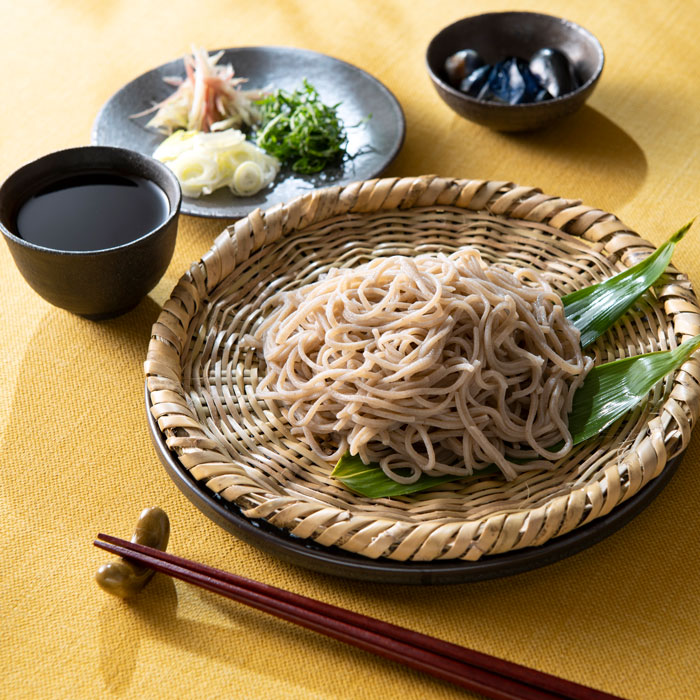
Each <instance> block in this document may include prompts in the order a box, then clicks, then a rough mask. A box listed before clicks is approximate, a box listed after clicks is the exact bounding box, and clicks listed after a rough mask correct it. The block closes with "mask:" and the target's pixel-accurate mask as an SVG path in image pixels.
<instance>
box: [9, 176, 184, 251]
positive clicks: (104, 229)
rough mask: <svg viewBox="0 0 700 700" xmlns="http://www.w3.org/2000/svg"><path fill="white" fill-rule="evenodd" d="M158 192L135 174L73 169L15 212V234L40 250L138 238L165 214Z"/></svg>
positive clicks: (74, 248) (104, 244)
mask: <svg viewBox="0 0 700 700" xmlns="http://www.w3.org/2000/svg"><path fill="white" fill-rule="evenodd" d="M169 211H170V205H169V203H168V198H167V196H166V194H165V192H163V190H162V189H161V188H160V187H158V185H156V184H155V183H153V182H151V181H150V180H147V179H145V178H142V177H139V176H138V175H121V174H115V173H113V172H110V171H106V170H95V171H91V172H88V173H76V174H75V175H70V176H68V177H64V178H62V179H60V180H56V181H55V182H52V183H51V184H49V185H46V186H45V187H43V188H42V189H40V190H39V191H38V192H36V193H35V194H34V195H32V196H31V197H30V198H29V199H28V200H27V201H26V202H25V203H24V204H23V205H22V206H21V208H20V210H19V213H18V214H17V219H16V226H15V230H16V232H17V235H18V236H19V237H20V238H23V239H24V240H25V241H28V242H29V243H34V244H35V245H40V246H43V247H45V248H52V249H54V250H66V251H89V250H103V249H105V248H114V247H115V246H119V245H123V244H125V243H129V242H130V241H134V240H136V239H137V238H141V236H144V235H145V234H147V233H148V232H149V231H152V230H153V229H155V228H158V226H160V225H161V224H162V223H163V222H164V221H165V219H166V218H167V217H168V213H169Z"/></svg>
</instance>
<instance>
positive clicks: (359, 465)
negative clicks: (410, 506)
mask: <svg viewBox="0 0 700 700" xmlns="http://www.w3.org/2000/svg"><path fill="white" fill-rule="evenodd" d="M698 348H700V335H697V336H695V337H694V338H691V339H689V340H686V341H685V342H684V343H681V345H679V346H678V347H677V348H674V349H673V350H664V351H661V352H651V353H647V354H646V355H636V356H635V357H626V358H624V359H622V360H615V361H614V362H608V363H606V364H604V365H599V366H598V367H594V368H593V369H592V370H591V371H590V372H589V373H588V375H587V376H586V379H585V381H584V382H583V384H582V385H581V386H580V387H579V389H578V390H577V391H576V394H575V395H574V400H573V405H572V409H571V412H570V413H569V430H570V431H571V435H572V437H573V440H574V444H575V445H578V444H579V443H581V442H583V441H584V440H587V439H588V438H591V437H593V436H595V435H598V434H599V433H600V432H601V431H602V430H604V429H605V428H607V427H608V426H610V425H612V424H613V423H614V422H615V421H616V420H617V419H618V418H621V417H622V416H623V415H624V414H625V413H627V412H628V411H629V410H631V409H633V408H634V407H635V406H637V405H638V404H640V403H641V402H642V401H643V400H644V399H645V398H646V397H647V396H648V394H649V392H650V391H651V390H652V389H653V388H654V385H655V384H656V383H657V382H658V381H661V380H662V379H663V378H664V377H665V376H666V375H667V374H669V373H670V372H673V371H674V370H676V369H678V367H680V366H681V365H682V364H683V363H684V362H685V361H686V360H687V359H688V357H690V355H691V354H692V353H693V352H695V351H696V350H697V349H698ZM552 449H556V446H555V447H553V448H552ZM495 473H498V468H497V467H496V466H495V465H489V466H488V467H486V468H485V469H481V470H479V472H477V473H476V474H474V476H481V475H486V474H495ZM332 476H333V477H335V478H336V479H338V480H339V481H341V482H342V483H343V484H344V485H345V486H346V487H347V488H349V489H350V490H352V491H355V492H356V493H359V494H360V495H361V496H365V497H367V498H387V497H390V496H403V495H407V494H410V493H417V492H418V491H423V490H425V489H429V488H432V487H433V486H438V485H440V484H444V483H447V482H448V481H457V480H459V479H460V478H463V477H458V476H453V475H446V476H427V475H425V474H424V475H422V476H421V477H420V479H418V480H417V481H416V482H414V483H413V484H398V483H396V482H395V481H393V480H392V479H390V478H389V477H388V476H387V475H386V474H384V472H383V471H382V470H381V468H380V467H379V465H378V464H364V463H363V462H362V460H361V459H360V458H359V457H357V456H351V455H350V454H349V453H346V454H345V455H343V456H342V457H341V458H340V460H339V461H338V464H337V465H336V467H335V469H334V470H333V473H332Z"/></svg>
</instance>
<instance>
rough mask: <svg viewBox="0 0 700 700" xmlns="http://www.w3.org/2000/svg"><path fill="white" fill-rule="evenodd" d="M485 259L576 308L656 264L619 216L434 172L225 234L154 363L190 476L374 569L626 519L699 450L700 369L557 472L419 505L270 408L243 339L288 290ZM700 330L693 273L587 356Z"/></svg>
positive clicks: (160, 331)
mask: <svg viewBox="0 0 700 700" xmlns="http://www.w3.org/2000/svg"><path fill="white" fill-rule="evenodd" d="M462 246H474V247H476V248H477V249H479V251H480V252H481V255H482V257H483V258H484V259H485V260H486V261H487V262H490V263H492V264H498V265H500V266H503V267H504V268H506V269H512V268H514V267H518V266H530V267H533V268H536V269H538V270H540V271H541V272H542V273H543V274H545V275H546V276H547V278H548V280H549V281H550V282H551V284H552V285H553V286H554V288H555V289H556V290H557V291H558V292H559V293H560V294H565V293H568V292H571V291H573V290H575V289H578V288H580V287H582V286H586V285H589V284H592V283H594V282H596V281H601V280H603V279H605V278H608V277H610V276H612V275H613V274H616V273H618V272H620V271H621V270H623V269H625V268H626V267H629V266H631V265H633V264H635V263H636V262H638V261H639V260H640V259H642V258H644V257H646V256H647V255H649V253H650V252H651V251H652V250H653V249H654V247H653V245H652V244H650V243H648V242H647V241H645V240H643V239H642V238H640V237H639V236H638V235H637V234H636V233H634V232H633V231H630V230H629V229H628V228H627V227H626V226H625V225H624V224H623V223H621V222H620V221H619V220H618V219H617V218H616V217H615V216H613V215H612V214H609V213H606V212H603V211H600V210H598V209H593V208H591V207H587V206H584V205H582V204H581V203H580V202H579V201H573V200H569V199H562V198H559V197H553V196H549V195H546V194H543V193H542V192H541V191H540V190H538V189H535V188H531V187H521V186H516V185H514V184H512V183H507V182H487V181H475V180H452V179H443V178H438V177H432V176H424V177H416V178H403V179H394V178H387V179H378V180H370V181H365V182H358V183H355V184H352V185H349V186H346V187H342V188H341V187H334V188H329V189H325V190H316V191H313V192H310V193H308V194H306V195H303V196H301V197H299V198H297V199H295V200H293V201H291V202H289V203H287V204H284V205H278V206H275V207H272V208H271V209H268V210H267V211H264V212H262V211H260V210H256V211H254V212H252V213H251V214H250V215H249V216H248V217H246V218H244V219H241V220H240V221H238V222H236V223H235V224H234V225H232V226H231V227H229V228H227V229H226V230H224V231H223V233H222V234H221V235H220V236H219V237H218V238H217V239H216V241H215V243H214V245H213V247H212V248H211V249H210V250H209V251H208V252H207V253H206V254H205V255H204V256H203V257H202V259H201V260H200V261H198V262H196V263H194V264H193V265H192V266H191V267H190V269H189V270H188V271H187V272H186V273H185V274H184V275H183V277H182V278H181V279H180V281H179V283H178V284H177V286H176V287H175V289H174V291H173V293H172V296H171V298H170V299H169V300H168V301H167V302H166V304H165V306H164V308H163V310H162V313H161V314H160V317H159V318H158V320H157V322H156V323H155V325H154V327H153V332H152V337H151V341H150V345H149V349H148V357H147V359H146V362H145V371H146V375H147V389H148V392H149V395H150V399H151V403H152V409H151V410H152V414H153V416H154V418H155V419H156V421H157V424H158V427H159V430H160V431H161V433H162V436H163V437H164V438H165V440H166V442H167V445H168V447H169V448H170V449H171V450H172V451H173V452H174V453H175V454H177V456H178V458H179V460H180V462H181V464H182V465H183V467H184V468H185V469H187V470H188V471H189V473H190V474H191V475H192V477H193V478H194V479H196V480H198V481H199V482H202V483H204V484H206V486H207V487H208V489H210V490H211V491H212V492H214V493H216V494H219V495H220V496H221V497H222V498H223V499H225V500H226V501H228V502H232V503H235V504H236V505H237V506H238V507H240V508H241V510H242V512H243V513H244V514H245V516H246V517H248V518H263V519H265V520H267V521H268V522H269V523H271V524H273V525H275V526H278V527H279V528H282V529H284V530H286V531H288V532H291V533H292V534H294V535H296V536H298V537H301V538H310V539H311V540H314V541H315V542H317V543H320V544H321V545H326V546H330V545H335V546H338V547H341V548H342V549H344V550H348V551H351V552H355V553H358V554H361V555H364V556H366V557H371V558H378V557H386V558H389V559H393V560H400V561H432V560H448V559H453V560H455V559H462V560H477V559H479V558H480V557H482V556H484V555H494V554H500V553H505V552H509V551H512V550H516V549H521V548H525V547H536V546H538V545H542V544H543V543H545V542H547V541H549V540H551V539H552V538H555V537H557V536H559V535H563V534H564V533H567V532H570V531H572V530H574V529H576V528H579V527H581V526H583V525H585V524H587V523H590V522H591V521H593V520H595V519H596V518H601V517H603V516H605V515H606V514H608V513H610V512H611V511H612V510H613V509H614V508H615V507H616V506H618V505H619V504H621V503H622V502H624V501H626V500H627V499H629V498H631V497H632V496H634V495H635V494H636V493H638V492H639V491H640V490H641V489H642V488H643V487H644V486H645V485H646V484H647V483H649V482H650V481H651V480H652V479H654V478H655V477H656V476H658V475H659V474H660V473H661V472H662V470H663V469H664V466H665V465H666V463H667V461H668V460H669V459H670V458H671V457H673V456H675V455H677V454H679V453H680V452H681V451H682V450H683V449H684V448H685V446H686V445H687V443H688V440H689V438H690V434H691V430H692V427H693V425H694V424H695V421H696V420H697V417H698V410H699V401H698V399H699V396H700V391H699V384H698V383H699V382H700V363H699V362H698V360H697V359H696V358H695V357H693V358H691V359H690V360H688V361H687V362H686V363H685V364H684V365H683V367H682V368H681V369H680V370H678V371H677V372H675V373H673V374H672V375H670V376H669V377H667V379H666V380H665V381H664V382H661V383H660V384H659V385H657V387H656V388H655V389H654V391H653V392H652V394H651V396H650V398H649V401H648V402H646V404H645V405H644V406H643V407H640V408H639V409H638V410H637V411H634V412H632V413H630V414H629V415H628V416H627V417H625V418H623V419H621V420H620V421H618V423H616V424H615V425H614V426H613V427H612V428H611V429H609V430H608V431H606V432H605V433H604V434H603V435H601V436H600V437H599V438H597V439H594V440H590V441H588V442H586V443H584V444H582V445H579V446H578V447H577V448H575V449H574V450H573V452H571V453H570V454H569V455H568V456H567V457H566V459H564V460H562V461H561V462H560V463H558V464H557V465H556V468H554V469H553V470H550V471H531V472H527V473H523V474H522V475H519V476H518V478H516V479H515V480H513V481H505V480H504V479H502V478H501V477H497V476H493V475H490V476H481V477H478V476H476V477H471V478H470V479H468V480H464V481H461V482H452V483H448V484H444V485H442V486H440V487H436V488H435V489H433V490H432V491H426V492H424V493H419V494H415V495H413V496H406V497H399V498H384V499H377V500H372V499H367V498H364V497H361V496H358V495H356V494H354V493H352V492H350V491H349V490H347V489H346V488H345V487H343V485H342V484H340V483H339V482H337V481H336V480H334V479H333V478H331V476H330V474H331V471H332V468H333V465H332V464H328V463H325V462H323V461H321V460H319V459H318V458H316V457H315V456H314V455H313V454H312V453H311V452H310V451H309V450H308V449H307V448H306V447H305V445H304V444H302V443H300V442H299V440H298V439H297V438H295V437H293V436H292V435H291V432H290V428H289V426H288V425H286V424H285V421H284V419H283V418H282V417H281V413H280V410H279V408H278V407H277V406H275V405H274V404H270V405H268V404H267V403H265V402H262V401H260V400H258V399H257V398H256V392H255V389H256V385H257V383H258V381H259V379H260V378H261V377H262V376H263V375H264V372H265V366H264V360H263V359H262V358H261V356H260V355H259V353H258V352H256V351H255V350H254V349H253V348H250V347H247V346H245V345H244V344H238V342H237V341H238V339H239V338H241V337H242V335H244V334H246V333H251V332H253V331H254V329H255V327H256V326H257V324H258V323H259V322H260V321H261V314H260V307H261V305H262V303H263V302H264V300H265V299H267V298H268V297H269V296H270V295H272V294H273V293H275V292H277V291H279V290H280V289H288V288H292V287H294V286H299V285H302V284H306V283H309V282H311V281H314V280H316V279H317V278H318V276H319V275H320V274H322V273H323V272H324V271H326V270H327V269H328V268H330V267H334V266H355V265H358V264H361V263H363V262H366V261H367V260H369V259H371V258H374V257H376V256H387V255H395V254H402V255H417V254H419V253H426V252H435V251H444V252H452V251H454V250H455V249H457V248H459V247H462ZM698 333H700V309H698V305H697V300H696V298H695V295H694V293H693V291H692V289H691V286H690V284H689V281H688V279H687V277H686V276H685V275H683V274H681V273H679V272H678V271H676V270H675V269H673V268H669V270H667V272H666V274H665V275H664V277H663V278H662V280H661V284H658V285H657V286H656V288H655V290H654V291H650V292H648V293H647V294H646V295H645V297H644V298H643V299H642V300H641V302H640V303H638V304H637V305H636V306H635V308H634V309H633V310H631V311H630V312H628V313H627V314H626V316H625V317H624V318H623V319H622V320H621V321H620V322H618V324H617V325H616V326H615V327H614V328H613V329H611V330H610V331H609V332H608V333H607V334H606V335H605V336H603V337H601V338H600V339H599V340H598V341H597V343H596V344H595V345H594V346H593V347H592V348H591V349H590V350H589V353H590V354H591V355H592V356H593V357H594V360H595V362H596V364H598V363H601V362H608V361H611V360H613V359H617V358H621V357H625V356H631V355H636V354H639V353H643V352H650V351H655V350H664V349H668V348H672V347H675V346H676V345H678V344H679V343H680V342H682V340H683V339H684V338H686V337H690V336H693V335H696V334H698Z"/></svg>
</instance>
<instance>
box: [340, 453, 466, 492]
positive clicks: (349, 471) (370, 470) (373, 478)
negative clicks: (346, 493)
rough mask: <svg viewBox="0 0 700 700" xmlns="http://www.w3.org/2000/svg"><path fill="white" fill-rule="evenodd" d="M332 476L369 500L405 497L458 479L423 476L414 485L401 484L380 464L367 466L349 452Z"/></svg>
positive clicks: (448, 476)
mask: <svg viewBox="0 0 700 700" xmlns="http://www.w3.org/2000/svg"><path fill="white" fill-rule="evenodd" d="M331 476H333V477H335V478H336V479H338V481H342V483H343V484H344V485H345V486H347V488H349V489H350V490H351V491H355V492H356V493H359V494H360V495H361V496H367V498H388V497H390V496H404V495H406V494H409V493H415V492H416V491H424V490H425V489H429V488H431V487H433V486H438V485H440V484H444V483H445V482H446V481H454V480H455V478H456V477H455V476H453V475H451V474H450V475H446V476H428V475H427V474H421V476H420V478H419V479H418V481H415V482H414V483H412V484H399V483H398V482H396V481H394V480H393V479H390V478H389V477H388V476H387V475H386V474H385V473H384V472H383V471H382V470H381V467H380V466H379V465H378V464H376V463H374V462H372V463H370V464H365V463H364V462H363V461H362V460H361V459H360V458H359V457H358V456H357V455H351V454H350V453H349V452H346V453H345V454H344V455H343V456H342V457H341V458H340V459H339V460H338V463H337V464H336V465H335V469H334V470H333V473H332V474H331Z"/></svg>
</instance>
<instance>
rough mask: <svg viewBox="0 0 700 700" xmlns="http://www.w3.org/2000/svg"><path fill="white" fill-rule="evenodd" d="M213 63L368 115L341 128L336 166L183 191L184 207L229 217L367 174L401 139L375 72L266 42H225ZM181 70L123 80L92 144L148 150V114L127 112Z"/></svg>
mask: <svg viewBox="0 0 700 700" xmlns="http://www.w3.org/2000/svg"><path fill="white" fill-rule="evenodd" d="M219 63H221V64H225V63H231V64H232V65H233V67H234V69H235V71H236V75H238V76H241V77H246V78H248V83H247V85H246V87H248V88H251V89H253V88H271V89H275V88H283V89H285V90H294V89H296V88H300V87H301V85H302V79H303V78H306V79H307V80H308V81H309V82H310V83H311V84H312V85H313V86H314V87H315V88H316V89H317V90H318V92H319V94H320V96H321V99H322V100H323V101H324V102H325V103H326V104H336V103H338V102H340V103H341V104H340V107H339V108H338V114H339V116H340V117H341V119H342V120H343V122H344V123H345V124H346V126H351V125H355V124H358V122H361V121H362V120H363V119H364V118H365V117H366V116H367V115H369V114H371V115H372V117H371V119H369V120H368V121H366V122H365V123H363V124H362V125H361V126H358V127H356V128H348V130H347V131H348V153H349V154H350V155H351V156H352V158H350V159H347V160H346V161H345V162H344V163H343V164H342V165H341V166H339V167H336V168H334V169H332V170H328V171H326V172H324V173H321V174H319V175H313V176H311V175H309V176H303V175H295V174H294V173H291V172H288V171H282V172H281V173H280V174H279V175H278V177H277V179H276V180H275V182H274V183H273V184H272V185H271V186H270V187H268V188H267V189H265V190H263V191H262V192H259V193H258V194H257V195H255V196H253V197H234V196H233V195H232V194H231V192H230V191H229V190H228V189H224V190H219V191H217V192H214V193H213V194H211V195H208V196H206V197H201V198H199V199H191V198H188V197H183V199H182V212H183V213H184V214H190V215H192V216H205V217H213V218H235V219H237V218H240V217H243V216H246V215H247V214H249V213H250V212H251V211H252V210H253V209H256V208H258V207H260V208H262V209H265V208H267V207H270V206H272V205H273V204H277V203H278V202H286V201H289V200H290V199H292V198H294V197H296V196H298V195H300V194H304V193H305V192H308V191H310V190H312V189H315V188H317V187H327V186H329V185H346V184H348V183H350V182H355V181H356V180H367V179H370V178H373V177H376V176H377V175H379V174H380V173H381V172H382V171H383V170H384V169H385V168H386V167H387V165H389V163H391V161H392V160H393V159H394V158H395V157H396V155H397V153H398V152H399V149H400V148H401V145H402V144H403V139H404V133H405V120H404V115H403V111H402V110H401V106H400V105H399V103H398V101H397V100H396V98H395V97H394V96H393V95H392V94H391V92H389V90H387V88H386V87H384V85H382V84H381V83H380V82H379V81H378V80H377V79H376V78H373V77H372V76H371V75H369V74H368V73H365V72H364V71H363V70H360V69H359V68H356V67H355V66H352V65H350V64H349V63H345V62H344V61H339V60H338V59H336V58H331V57H330V56H325V55H323V54H320V53H316V52H314V51H307V50H305V49H294V48H284V47H271V46H254V47H244V48H235V49H227V50H225V51H224V55H223V57H222V58H221V60H220V61H219ZM183 75H184V67H183V61H182V58H178V59H177V60H175V61H171V62H170V63H166V64H165V65H163V66H160V67H159V68H155V69H154V70H152V71H149V72H148V73H144V74H143V75H142V76H140V77H138V78H136V79H135V80H133V81H132V82H130V83H128V84H127V85H125V86H124V87H123V88H122V89H121V90H119V91H118V92H117V93H115V94H114V95H113V96H112V97H111V98H110V99H109V100H108V101H107V103H106V104H105V105H104V106H103V107H102V109H101V110H100V113H99V114H98V115H97V119H96V120H95V124H94V126H93V129H92V137H91V141H92V143H93V144H95V145H99V146H120V147H122V148H130V149H131V150H134V151H139V152H140V153H145V154H147V155H151V154H152V153H153V151H154V150H155V149H156V147H157V145H158V144H159V143H160V142H161V141H162V140H163V136H162V135H160V134H157V133H155V132H153V131H150V130H148V129H146V128H145V124H146V122H147V121H148V120H149V118H150V117H149V116H146V117H141V118H138V119H131V118H130V115H132V114H137V113H138V112H141V111H143V110H144V109H147V108H148V107H150V106H151V105H152V104H154V103H155V102H159V101H161V100H163V99H165V98H166V97H167V96H168V95H170V94H172V92H173V88H172V87H171V86H169V85H167V84H166V83H165V82H163V78H164V77H166V76H183Z"/></svg>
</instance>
